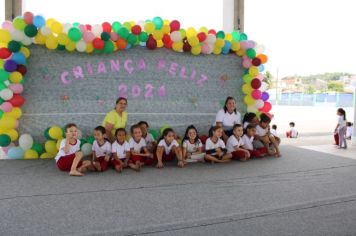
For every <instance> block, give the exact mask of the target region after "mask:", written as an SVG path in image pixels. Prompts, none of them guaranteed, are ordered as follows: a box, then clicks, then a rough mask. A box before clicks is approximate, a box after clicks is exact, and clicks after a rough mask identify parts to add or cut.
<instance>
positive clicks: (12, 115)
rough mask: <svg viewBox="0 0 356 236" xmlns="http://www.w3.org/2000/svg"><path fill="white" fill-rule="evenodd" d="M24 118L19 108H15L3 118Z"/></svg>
mask: <svg viewBox="0 0 356 236" xmlns="http://www.w3.org/2000/svg"><path fill="white" fill-rule="evenodd" d="M21 116H22V110H21V108H19V107H13V108H12V110H11V111H10V112H5V113H4V116H3V118H5V117H6V118H15V119H19V118H20V117H21Z"/></svg>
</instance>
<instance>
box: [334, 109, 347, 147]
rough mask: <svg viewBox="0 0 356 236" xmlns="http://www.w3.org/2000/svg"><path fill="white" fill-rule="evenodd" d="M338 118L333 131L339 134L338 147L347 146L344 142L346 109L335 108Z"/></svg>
mask: <svg viewBox="0 0 356 236" xmlns="http://www.w3.org/2000/svg"><path fill="white" fill-rule="evenodd" d="M336 114H337V116H338V119H337V125H336V127H335V131H334V133H335V134H337V135H338V136H339V142H338V148H345V149H346V148H347V142H346V129H347V128H346V111H345V110H344V109H342V108H339V109H337V112H336Z"/></svg>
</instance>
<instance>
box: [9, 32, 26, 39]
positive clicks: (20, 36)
mask: <svg viewBox="0 0 356 236" xmlns="http://www.w3.org/2000/svg"><path fill="white" fill-rule="evenodd" d="M11 37H12V39H13V40H16V41H22V39H23V38H24V37H25V34H24V33H23V32H21V31H19V30H14V31H12V32H11Z"/></svg>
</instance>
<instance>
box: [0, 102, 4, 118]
mask: <svg viewBox="0 0 356 236" xmlns="http://www.w3.org/2000/svg"><path fill="white" fill-rule="evenodd" d="M1 103H2V102H0V104H1ZM3 115H4V111H3V110H0V119H1V118H2V116H3Z"/></svg>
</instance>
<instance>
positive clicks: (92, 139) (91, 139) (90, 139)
mask: <svg viewBox="0 0 356 236" xmlns="http://www.w3.org/2000/svg"><path fill="white" fill-rule="evenodd" d="M86 141H87V143H90V144H93V143H94V141H95V138H94V136H89V137H88V138H87V139H86Z"/></svg>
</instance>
